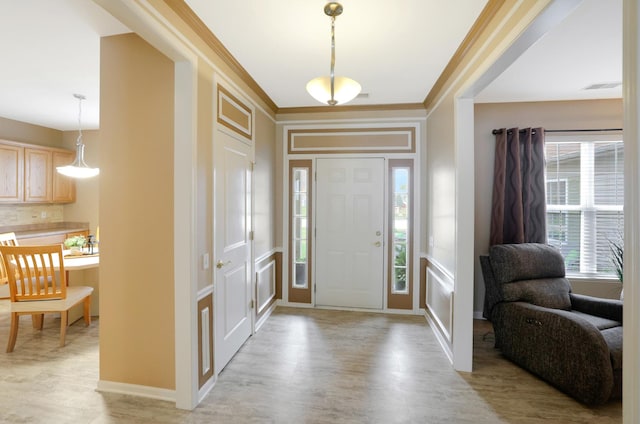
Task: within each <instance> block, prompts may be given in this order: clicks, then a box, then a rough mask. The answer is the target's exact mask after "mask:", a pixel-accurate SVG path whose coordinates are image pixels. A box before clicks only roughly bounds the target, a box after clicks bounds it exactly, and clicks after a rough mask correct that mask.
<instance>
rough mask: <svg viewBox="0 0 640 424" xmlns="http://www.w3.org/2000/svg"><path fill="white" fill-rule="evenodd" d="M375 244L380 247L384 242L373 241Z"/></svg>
mask: <svg viewBox="0 0 640 424" xmlns="http://www.w3.org/2000/svg"><path fill="white" fill-rule="evenodd" d="M373 245H374V246H375V247H380V246H382V243H380V242H379V241H377V242H375V243H373Z"/></svg>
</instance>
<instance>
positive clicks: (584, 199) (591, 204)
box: [545, 133, 624, 281]
mask: <svg viewBox="0 0 640 424" xmlns="http://www.w3.org/2000/svg"><path fill="white" fill-rule="evenodd" d="M598 142H601V143H602V142H612V143H624V142H623V138H622V133H617V134H603V135H584V134H580V135H562V136H558V135H553V136H550V135H547V136H546V141H545V161H547V158H546V149H547V146H546V145H548V144H551V143H553V144H563V143H574V144H579V145H580V188H579V191H580V202H579V204H548V203H547V204H546V208H547V210H546V217H547V237H548V236H549V225H548V222H549V221H548V217H549V213H554V212H555V213H560V214H567V215H568V214H569V213H571V212H574V213H575V212H579V213H580V271H575V270H569V269H567V272H566V274H567V277H568V278H572V279H584V280H587V279H590V280H611V281H617V278H616V276H615V273H612V274H609V273H605V272H598V271H597V265H598V262H597V256H598V255H597V248H598V244H597V243H594V244H589V243H587V242H585V239H587V238H592V239H595V240H596V241H597V237H595V235H596V230H595V228H596V217H597V213H598V212H620V213H622V222H623V224H622V225H623V226H624V187H623V190H622V196H623V198H622V203H620V204H616V205H612V204H597V203H596V201H595V199H596V183H595V169H596V166H595V159H596V157H595V155H596V149H595V148H594V146H595V145H596V143H598ZM622 146H623V149H624V144H623V145H622ZM622 152H623V155H624V150H623V151H622ZM585 153H587V154H589V155H590V157H588V158H587V161H586V163H585V161H584V160H583V155H584V154H585ZM548 165H549V163H548V162H547V163H546V164H545V189H547V188H548V184H549V182H552V181H557V180H563V178H553V179H548V178H547V177H548ZM619 167H620V169H621V170H622V171H623V174H622V175H623V186H624V156H623V161H622V163H621V164H620V165H619ZM586 169H590V170H591V171H590V172H591V174H590V175H587V178H586V179H585V178H583V173H584V172H585V170H586ZM565 190H566V191H568V190H569V186H568V184H566V185H565ZM565 199H566V201H567V203H568V202H569V194H567V193H565ZM589 217H591V218H589ZM585 225H586V226H588V227H589V228H586V229H585ZM621 231H622V229H621ZM587 232H588V233H589V234H587ZM584 252H586V253H587V254H586V255H585V254H584Z"/></svg>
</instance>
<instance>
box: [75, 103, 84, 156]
mask: <svg viewBox="0 0 640 424" xmlns="http://www.w3.org/2000/svg"><path fill="white" fill-rule="evenodd" d="M73 97H75V98H76V99H78V139H77V140H76V146H79V145H80V144H82V101H83V100H84V99H85V98H86V97H84V96H83V95H82V94H74V95H73Z"/></svg>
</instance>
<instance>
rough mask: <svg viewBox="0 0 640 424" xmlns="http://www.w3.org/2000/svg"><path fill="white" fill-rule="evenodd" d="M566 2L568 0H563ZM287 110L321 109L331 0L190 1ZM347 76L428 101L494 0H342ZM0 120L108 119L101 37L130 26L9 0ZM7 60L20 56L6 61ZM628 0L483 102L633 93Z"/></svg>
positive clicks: (340, 62) (61, 7)
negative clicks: (626, 89) (319, 88)
mask: <svg viewBox="0 0 640 424" xmlns="http://www.w3.org/2000/svg"><path fill="white" fill-rule="evenodd" d="M560 1H562V0H560ZM186 3H187V4H188V5H189V6H190V7H191V8H192V9H193V10H194V12H195V13H196V14H198V16H199V17H200V18H201V19H202V20H203V22H204V23H205V24H206V25H207V26H208V27H209V28H210V29H211V30H212V32H213V33H214V34H215V35H216V36H217V37H218V38H219V39H220V41H221V42H222V43H223V44H224V45H225V47H226V48H227V49H228V50H229V51H230V52H231V54H232V55H233V56H234V57H235V58H236V59H237V60H238V62H239V63H240V64H242V66H243V67H244V68H245V69H246V70H247V72H248V73H249V74H250V75H251V76H252V77H253V79H254V80H255V81H256V82H257V83H258V85H260V87H262V89H263V90H264V91H265V92H266V93H267V94H268V95H269V97H270V98H271V99H272V100H273V101H274V102H275V104H276V105H277V106H278V107H280V108H286V107H303V106H319V105H320V104H319V103H317V102H316V101H315V100H313V98H311V97H310V96H309V95H308V94H307V92H306V91H305V85H306V83H307V82H308V81H309V80H310V79H312V78H315V77H317V76H324V75H328V74H329V63H330V62H329V61H330V18H329V17H327V16H326V15H325V14H324V12H323V7H324V4H325V0H289V1H286V0H285V1H280V2H278V3H277V5H278V7H274V4H276V3H274V2H271V1H265V0H235V1H220V0H186ZM342 4H343V6H344V13H343V14H342V15H341V16H339V17H338V18H337V19H336V35H335V36H336V66H335V69H336V75H344V76H348V77H350V78H353V79H355V80H356V81H358V82H359V83H360V84H361V85H362V91H363V93H366V94H367V95H368V96H367V97H363V98H357V99H355V100H354V101H353V102H351V103H350V104H353V105H358V104H360V105H379V104H403V103H421V102H423V101H424V99H425V98H426V96H427V94H428V93H429V91H430V89H431V87H432V86H433V84H434V83H435V82H436V80H437V78H438V77H439V75H440V74H441V73H442V70H443V69H444V67H445V66H446V64H447V63H448V61H449V60H450V59H451V56H452V55H453V54H454V52H455V50H456V49H457V47H458V46H459V44H460V43H461V41H462V40H463V39H464V37H465V35H466V34H467V32H468V31H469V29H470V28H471V26H472V25H473V22H474V21H475V20H476V18H477V17H478V15H479V14H480V12H481V11H482V8H483V7H484V5H485V4H486V0H447V1H446V2H445V1H442V0H398V1H396V2H389V1H385V0H342ZM0 8H1V10H2V13H1V14H0V39H2V40H12V41H13V42H11V43H7V42H3V43H0V57H2V58H3V63H4V64H5V65H3V66H1V67H0V93H2V95H1V96H0V117H4V118H9V119H15V120H19V121H24V122H28V123H32V124H37V125H42V126H46V127H50V128H55V129H58V130H74V129H77V128H78V103H77V100H76V99H75V98H74V97H73V93H79V94H83V95H85V96H86V97H87V100H86V101H85V102H84V104H83V112H82V126H83V129H88V128H98V127H99V98H100V96H99V85H100V82H99V81H100V77H99V70H100V65H99V46H100V37H101V36H108V35H113V34H119V33H123V32H129V30H128V29H127V28H126V27H125V26H123V25H122V24H120V23H119V22H118V21H116V20H115V19H113V18H112V17H111V16H110V15H109V14H107V13H106V12H105V11H104V10H102V9H101V8H100V7H99V6H97V5H96V4H95V3H93V2H92V1H89V0H20V1H15V0H0ZM6 64H10V65H9V66H6ZM621 80H622V0H607V1H602V0H583V2H582V3H581V4H580V5H579V6H578V7H577V8H576V10H575V11H574V13H572V14H571V15H570V16H569V17H567V18H566V19H565V20H564V21H563V22H562V23H561V24H560V25H559V26H557V27H556V28H554V29H552V30H551V31H549V33H547V34H546V35H545V36H543V37H542V38H541V39H540V40H539V41H538V42H537V43H535V44H534V45H533V46H532V47H531V48H530V49H529V50H528V51H527V52H525V53H524V54H523V55H522V56H521V57H520V58H519V59H518V60H517V61H516V62H515V63H514V64H513V65H512V66H511V67H510V68H509V69H507V70H506V71H505V72H504V73H503V74H502V75H501V76H499V77H498V78H497V79H496V80H495V81H494V82H493V83H492V84H490V85H489V86H488V87H487V88H486V89H485V90H484V91H483V92H482V93H480V94H479V95H478V96H477V97H476V101H478V102H513V101H536V100H572V99H586V98H614V97H621V96H622V89H621V87H620V86H618V87H616V88H612V89H600V90H584V88H585V87H586V86H588V85H591V84H598V83H619V82H620V81H621Z"/></svg>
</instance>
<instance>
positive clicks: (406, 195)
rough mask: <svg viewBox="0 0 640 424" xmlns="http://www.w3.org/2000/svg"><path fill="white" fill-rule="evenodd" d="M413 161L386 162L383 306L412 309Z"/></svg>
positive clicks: (390, 160)
mask: <svg viewBox="0 0 640 424" xmlns="http://www.w3.org/2000/svg"><path fill="white" fill-rule="evenodd" d="M412 181H413V159H389V178H388V182H387V184H388V192H389V198H388V199H387V205H388V208H389V217H388V220H389V221H388V223H389V224H388V225H389V234H388V236H387V237H388V238H387V240H388V243H387V255H388V259H387V260H388V262H387V267H388V271H387V276H388V282H389V284H388V288H387V306H388V307H389V308H390V309H411V308H413V284H412V282H413V278H412V275H411V270H412V266H413V265H412V264H413V261H412V255H413V249H412V247H411V244H412V233H413V216H412V215H413V214H412V210H413V206H414V205H413V203H414V202H413V184H412Z"/></svg>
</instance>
